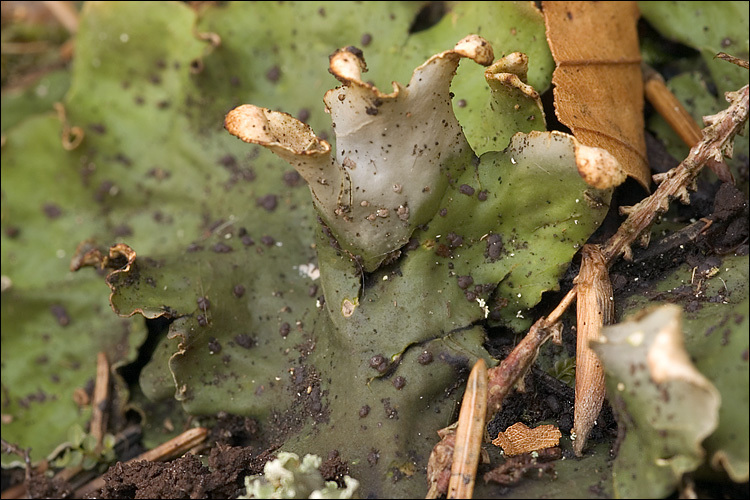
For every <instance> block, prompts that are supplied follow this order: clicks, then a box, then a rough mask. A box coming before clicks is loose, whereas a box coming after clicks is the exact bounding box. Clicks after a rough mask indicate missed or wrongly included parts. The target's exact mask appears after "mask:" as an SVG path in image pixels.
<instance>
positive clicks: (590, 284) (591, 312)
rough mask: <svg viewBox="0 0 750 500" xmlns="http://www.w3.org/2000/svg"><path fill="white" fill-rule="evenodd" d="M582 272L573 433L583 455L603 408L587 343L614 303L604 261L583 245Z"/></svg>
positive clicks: (599, 374) (598, 367)
mask: <svg viewBox="0 0 750 500" xmlns="http://www.w3.org/2000/svg"><path fill="white" fill-rule="evenodd" d="M581 254H582V260H581V271H580V272H579V274H578V277H577V278H576V285H577V286H578V305H577V307H576V318H577V323H578V327H577V331H578V338H577V345H576V399H575V415H574V425H573V433H574V434H575V441H574V443H573V450H574V451H575V454H576V455H578V456H579V457H580V456H581V455H582V454H583V447H584V446H585V445H586V440H587V439H588V435H589V433H590V432H591V429H593V427H594V424H595V423H596V419H597V417H598V416H599V412H600V411H601V409H602V403H603V402H604V395H605V392H606V391H605V383H604V369H603V368H602V364H601V362H600V361H599V358H598V357H597V356H596V354H595V353H594V351H593V350H592V349H591V347H589V341H591V340H598V339H599V334H600V332H601V329H602V326H604V325H609V324H611V323H612V322H613V321H614V315H615V304H614V301H613V293H612V282H611V281H610V279H609V273H608V272H607V262H606V261H605V259H604V255H603V254H602V251H601V249H600V248H599V247H598V246H596V245H584V247H583V251H582V253H581Z"/></svg>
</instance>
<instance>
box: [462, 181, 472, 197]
mask: <svg viewBox="0 0 750 500" xmlns="http://www.w3.org/2000/svg"><path fill="white" fill-rule="evenodd" d="M458 191H459V192H460V193H461V194H465V195H466V196H472V195H473V194H474V188H473V187H471V186H469V185H468V184H461V186H460V187H459V188H458Z"/></svg>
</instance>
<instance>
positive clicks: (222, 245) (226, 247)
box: [213, 242, 234, 253]
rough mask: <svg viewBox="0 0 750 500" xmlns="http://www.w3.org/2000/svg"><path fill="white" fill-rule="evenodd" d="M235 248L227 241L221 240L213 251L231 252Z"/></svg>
mask: <svg viewBox="0 0 750 500" xmlns="http://www.w3.org/2000/svg"><path fill="white" fill-rule="evenodd" d="M233 250H234V249H233V248H232V247H230V246H229V245H227V244H226V243H222V242H219V243H217V244H215V245H214V246H213V251H214V252H216V253H229V252H231V251H233Z"/></svg>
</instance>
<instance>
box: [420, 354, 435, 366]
mask: <svg viewBox="0 0 750 500" xmlns="http://www.w3.org/2000/svg"><path fill="white" fill-rule="evenodd" d="M417 362H418V363H419V364H420V365H429V364H430V363H432V353H431V352H430V351H422V353H421V354H420V355H419V356H418V357H417Z"/></svg>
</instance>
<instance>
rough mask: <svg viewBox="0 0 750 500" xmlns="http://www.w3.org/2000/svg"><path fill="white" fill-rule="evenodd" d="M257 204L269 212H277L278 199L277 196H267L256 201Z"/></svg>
mask: <svg viewBox="0 0 750 500" xmlns="http://www.w3.org/2000/svg"><path fill="white" fill-rule="evenodd" d="M256 204H257V205H258V206H260V207H263V208H265V209H266V210H267V211H269V212H273V211H274V210H276V206H277V205H278V198H277V196H276V195H275V194H267V195H265V196H261V197H260V198H258V199H257V200H256Z"/></svg>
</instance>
